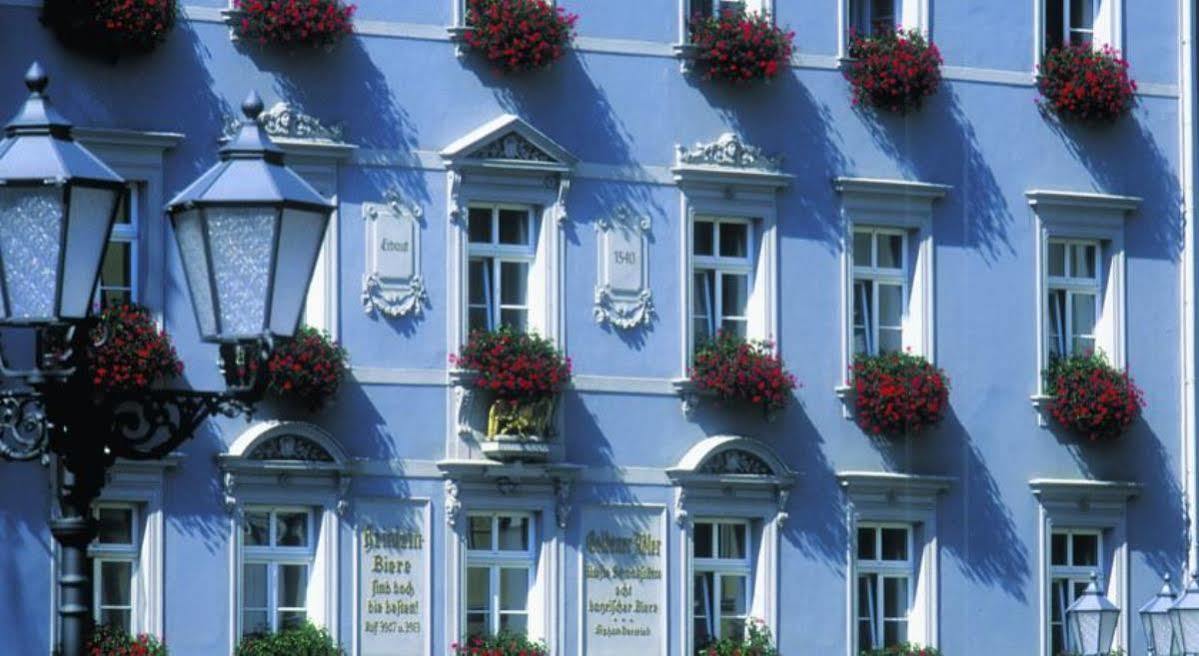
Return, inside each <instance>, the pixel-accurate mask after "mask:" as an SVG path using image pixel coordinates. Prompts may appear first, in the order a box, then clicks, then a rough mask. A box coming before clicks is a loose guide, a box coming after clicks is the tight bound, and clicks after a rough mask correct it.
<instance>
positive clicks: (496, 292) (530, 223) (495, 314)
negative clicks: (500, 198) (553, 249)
mask: <svg viewBox="0 0 1199 656" xmlns="http://www.w3.org/2000/svg"><path fill="white" fill-rule="evenodd" d="M476 209H488V210H490V211H491V242H489V243H483V242H474V241H470V238H469V234H468V237H467V244H466V250H467V254H466V260H467V276H466V285H467V293H466V294H465V295H464V296H463V299H464V300H465V302H466V311H465V315H464V316H465V317H466V321H467V324H468V326H469V323H470V311H471V310H472V309H475V308H476V307H477V306H474V305H472V304H471V302H470V275H469V267H470V262H471V261H472V260H475V259H489V260H491V265H492V270H491V272H490V278H489V280H490V282H491V287H492V289H490V290H485V291H486V293H488V294H490V295H491V296H492V303H491V305H492V308H491V315H492V316H491V317H489V321H490V322H491V324H492V325H493V326H494V327H496V328H498V327H499V326H500V325H501V323H500V317H501V316H502V311H503V310H504V309H514V308H516V309H522V310H524V313H525V325H526V327H527V330H528V331H530V332H539V331H538V330H537V326H536V325H535V324H534V323H533V319H534V318H535V312H536V310H537V304H536V302H535V301H536V290H537V288H538V287H539V286H540V285H539V284H537V283H538V282H539V281H537V280H536V272H537V253H538V247H537V246H538V245H537V238H538V236H539V234H538V233H539V231H538V230H537V222H538V219H537V212H536V210H535V208H532V207H529V206H527V205H513V204H508V203H482V202H475V203H471V204H470V206H469V209H468V219H467V220H468V221H469V212H470V210H476ZM501 210H512V211H518V212H524V213H525V216H526V219H525V220H526V222H527V226H526V228H527V230H528V235H529V242H530V243H529V244H527V245H517V244H502V243H500V240H499V239H500V237H499V213H500V211H501ZM468 228H469V226H468ZM504 262H517V263H521V264H525V265H527V266H528V271H529V280H528V281H526V286H525V289H526V295H525V304H524V306H508V307H507V308H505V306H504V305H503V304H502V302H501V297H500V295H501V289H502V284H503V278H502V274H501V270H502V268H503V267H502V264H503V263H504Z"/></svg>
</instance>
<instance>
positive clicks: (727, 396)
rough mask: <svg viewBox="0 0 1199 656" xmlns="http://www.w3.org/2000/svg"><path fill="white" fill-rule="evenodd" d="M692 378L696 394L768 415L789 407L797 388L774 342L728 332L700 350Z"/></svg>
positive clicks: (690, 374)
mask: <svg viewBox="0 0 1199 656" xmlns="http://www.w3.org/2000/svg"><path fill="white" fill-rule="evenodd" d="M688 376H689V378H690V382H691V384H692V385H693V386H694V389H695V392H696V393H698V394H701V395H709V394H710V395H714V396H716V398H718V399H720V400H722V401H736V402H740V403H746V404H748V405H751V406H755V407H758V408H761V409H762V412H763V413H764V414H766V415H767V416H771V415H773V414H774V413H776V412H779V411H781V410H782V409H783V408H785V407H786V405H787V401H788V400H789V399H790V398H791V392H792V390H794V389H795V387H796V382H795V376H793V375H791V374H790V373H789V372H788V371H787V370H786V368H785V367H784V365H783V360H782V358H781V357H779V356H778V355H777V354H776V353H775V352H774V345H773V344H772V343H770V342H765V341H747V340H745V339H743V338H741V337H739V336H737V335H736V334H734V333H730V332H725V331H720V332H718V333H716V337H715V338H714V339H712V340H711V341H709V342H708V343H706V344H701V345H700V347H699V348H698V349H696V352H695V359H694V362H693V364H692V366H691V370H690V372H689V373H688Z"/></svg>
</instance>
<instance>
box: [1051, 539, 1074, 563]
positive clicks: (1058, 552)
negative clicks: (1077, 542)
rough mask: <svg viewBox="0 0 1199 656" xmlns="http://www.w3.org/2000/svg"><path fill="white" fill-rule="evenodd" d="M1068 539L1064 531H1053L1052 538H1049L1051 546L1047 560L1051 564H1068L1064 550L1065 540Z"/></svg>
mask: <svg viewBox="0 0 1199 656" xmlns="http://www.w3.org/2000/svg"><path fill="white" fill-rule="evenodd" d="M1068 539H1069V536H1067V535H1066V534H1065V533H1054V534H1053V538H1052V540H1051V542H1052V548H1051V549H1050V561H1049V562H1050V563H1051V564H1053V565H1069V564H1070V563H1069V561H1068V556H1067V553H1068V552H1067V551H1066V541H1067V540H1068Z"/></svg>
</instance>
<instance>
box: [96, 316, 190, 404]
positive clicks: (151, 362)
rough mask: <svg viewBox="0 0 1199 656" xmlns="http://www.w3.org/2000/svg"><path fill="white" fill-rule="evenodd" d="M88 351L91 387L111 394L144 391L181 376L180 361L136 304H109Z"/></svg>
mask: <svg viewBox="0 0 1199 656" xmlns="http://www.w3.org/2000/svg"><path fill="white" fill-rule="evenodd" d="M91 338H92V339H91V344H90V346H89V348H88V354H87V355H88V358H87V361H88V373H89V375H90V376H91V379H92V384H93V385H95V386H96V387H98V388H100V389H102V390H105V391H109V392H113V391H119V392H128V391H137V390H143V389H146V388H147V387H150V386H151V385H153V384H154V383H156V382H158V381H159V380H162V379H163V378H168V377H171V376H178V375H179V374H181V373H183V362H181V361H180V360H179V357H178V356H177V355H176V354H175V347H174V346H173V345H172V344H171V338H170V337H169V336H168V335H167V334H166V332H165V331H163V330H161V329H159V328H158V325H157V324H156V323H155V322H154V317H153V316H151V315H150V311H149V310H147V309H146V308H144V307H141V306H139V305H130V304H121V305H110V306H108V307H106V308H104V310H103V311H102V312H101V313H100V317H99V320H98V323H97V324H96V327H95V328H93V329H92V333H91Z"/></svg>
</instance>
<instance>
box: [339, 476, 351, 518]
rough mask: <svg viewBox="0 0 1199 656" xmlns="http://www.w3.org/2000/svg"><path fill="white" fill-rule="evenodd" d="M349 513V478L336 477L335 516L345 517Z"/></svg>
mask: <svg viewBox="0 0 1199 656" xmlns="http://www.w3.org/2000/svg"><path fill="white" fill-rule="evenodd" d="M348 512H350V477H349V476H338V477H337V515H338V517H345V516H346V513H348Z"/></svg>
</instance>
